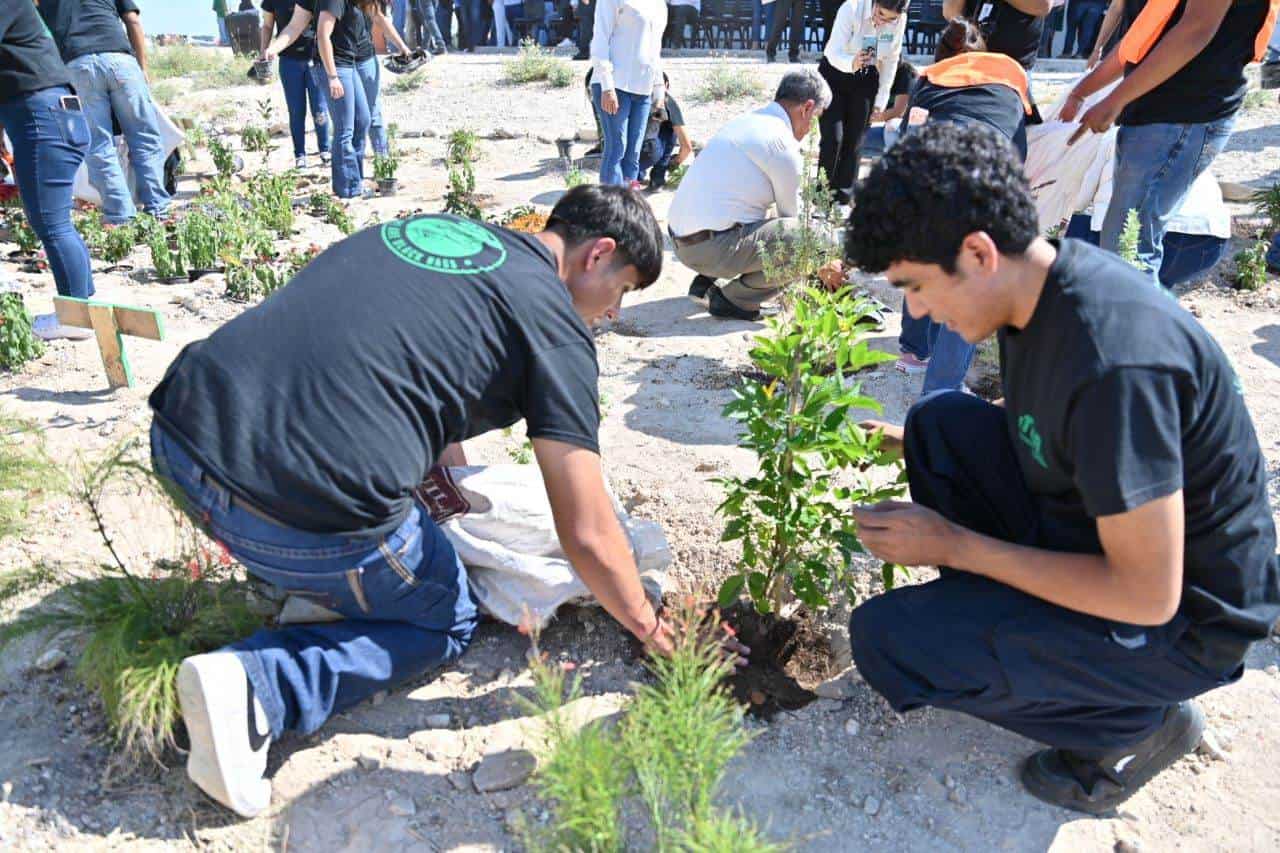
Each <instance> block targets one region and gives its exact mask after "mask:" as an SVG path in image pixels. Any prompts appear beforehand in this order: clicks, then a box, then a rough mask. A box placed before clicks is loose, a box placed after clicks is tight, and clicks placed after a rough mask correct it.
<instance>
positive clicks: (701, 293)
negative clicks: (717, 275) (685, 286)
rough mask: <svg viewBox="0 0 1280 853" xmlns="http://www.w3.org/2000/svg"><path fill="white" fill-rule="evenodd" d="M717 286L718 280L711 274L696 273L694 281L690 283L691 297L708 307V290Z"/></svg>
mask: <svg viewBox="0 0 1280 853" xmlns="http://www.w3.org/2000/svg"><path fill="white" fill-rule="evenodd" d="M715 286H716V280H715V279H714V278H712V277H711V276H706V275H695V276H694V277H693V281H692V282H690V283H689V298H690V299H692V300H693V301H694V302H696V303H698V304H699V305H701V306H702V307H703V308H706V307H708V296H707V292H708V291H710V290H712V289H713V288H715Z"/></svg>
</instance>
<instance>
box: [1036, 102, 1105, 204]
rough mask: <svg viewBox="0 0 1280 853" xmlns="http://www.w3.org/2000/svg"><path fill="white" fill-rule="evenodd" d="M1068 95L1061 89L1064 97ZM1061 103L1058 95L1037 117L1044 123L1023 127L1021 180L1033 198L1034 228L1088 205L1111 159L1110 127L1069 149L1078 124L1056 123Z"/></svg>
mask: <svg viewBox="0 0 1280 853" xmlns="http://www.w3.org/2000/svg"><path fill="white" fill-rule="evenodd" d="M1111 88H1112V87H1108V88H1106V89H1103V90H1102V91H1101V92H1098V93H1097V94H1095V95H1094V96H1093V97H1091V98H1090V99H1089V100H1088V102H1087V103H1086V104H1085V105H1084V106H1082V107H1081V108H1080V113H1079V115H1078V116H1077V118H1079V117H1080V116H1083V115H1084V113H1085V111H1086V110H1088V109H1089V107H1091V106H1093V105H1094V104H1096V103H1097V102H1098V101H1100V100H1101V99H1102V98H1104V97H1106V95H1107V93H1108V92H1110V91H1111ZM1070 92H1071V89H1067V94H1070ZM1066 100H1067V95H1066V94H1064V95H1063V96H1062V97H1060V98H1059V99H1058V100H1057V102H1056V103H1054V105H1053V106H1052V107H1050V108H1049V109H1048V110H1046V111H1044V112H1042V113H1041V116H1042V117H1043V118H1044V124H1038V125H1035V126H1033V127H1029V128H1027V163H1026V174H1027V182H1028V183H1029V184H1030V185H1031V194H1032V196H1033V197H1034V198H1035V202H1036V213H1037V214H1039V217H1040V227H1041V228H1043V229H1045V230H1048V229H1050V228H1053V227H1054V226H1055V225H1058V224H1059V223H1062V222H1065V221H1066V220H1068V219H1070V218H1071V215H1072V214H1073V213H1076V212H1077V211H1080V210H1086V209H1088V208H1089V207H1091V206H1092V205H1093V200H1094V196H1096V195H1097V193H1098V187H1099V185H1100V184H1101V182H1102V181H1103V176H1104V172H1106V170H1107V168H1108V166H1109V165H1110V163H1111V161H1112V159H1113V158H1114V156H1115V147H1116V130H1115V128H1112V129H1111V130H1109V131H1107V132H1106V133H1102V134H1098V133H1089V132H1086V133H1085V134H1084V135H1083V136H1081V137H1080V138H1079V139H1078V140H1076V142H1075V144H1074V145H1068V144H1067V143H1068V142H1069V141H1070V139H1071V137H1072V135H1073V134H1075V132H1076V131H1077V130H1079V129H1080V125H1079V124H1077V123H1076V122H1063V121H1059V120H1058V114H1059V113H1060V112H1061V111H1062V107H1063V105H1064V104H1066Z"/></svg>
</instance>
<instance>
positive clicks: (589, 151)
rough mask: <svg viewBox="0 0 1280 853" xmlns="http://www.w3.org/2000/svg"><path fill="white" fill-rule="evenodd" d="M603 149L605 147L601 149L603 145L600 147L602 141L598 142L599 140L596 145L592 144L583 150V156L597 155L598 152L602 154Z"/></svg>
mask: <svg viewBox="0 0 1280 853" xmlns="http://www.w3.org/2000/svg"><path fill="white" fill-rule="evenodd" d="M602 150H603V149H601V147H600V143H598V142H597V143H596V144H595V145H592V146H591V147H590V148H588V149H587V150H586V151H584V152H582V156H583V157H593V156H595V155H596V154H600V153H601V151H602Z"/></svg>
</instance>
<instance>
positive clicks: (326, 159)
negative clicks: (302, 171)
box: [320, 151, 333, 166]
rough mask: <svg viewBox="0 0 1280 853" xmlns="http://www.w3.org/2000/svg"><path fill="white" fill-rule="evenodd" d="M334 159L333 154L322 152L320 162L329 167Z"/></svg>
mask: <svg viewBox="0 0 1280 853" xmlns="http://www.w3.org/2000/svg"><path fill="white" fill-rule="evenodd" d="M332 159H333V155H332V154H330V153H329V152H328V151H321V152H320V162H321V163H322V164H323V165H325V166H328V165H329V162H330V161H331V160H332Z"/></svg>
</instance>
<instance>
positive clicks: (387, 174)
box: [373, 152, 400, 181]
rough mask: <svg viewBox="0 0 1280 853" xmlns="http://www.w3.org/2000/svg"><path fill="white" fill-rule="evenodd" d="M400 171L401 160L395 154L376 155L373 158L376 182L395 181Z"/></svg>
mask: <svg viewBox="0 0 1280 853" xmlns="http://www.w3.org/2000/svg"><path fill="white" fill-rule="evenodd" d="M399 169H400V159H399V158H398V157H396V155H395V154H394V153H391V152H387V153H386V154H376V155H374V158H373V179H374V180H375V181H394V180H395V179H396V172H397V171H399Z"/></svg>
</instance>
